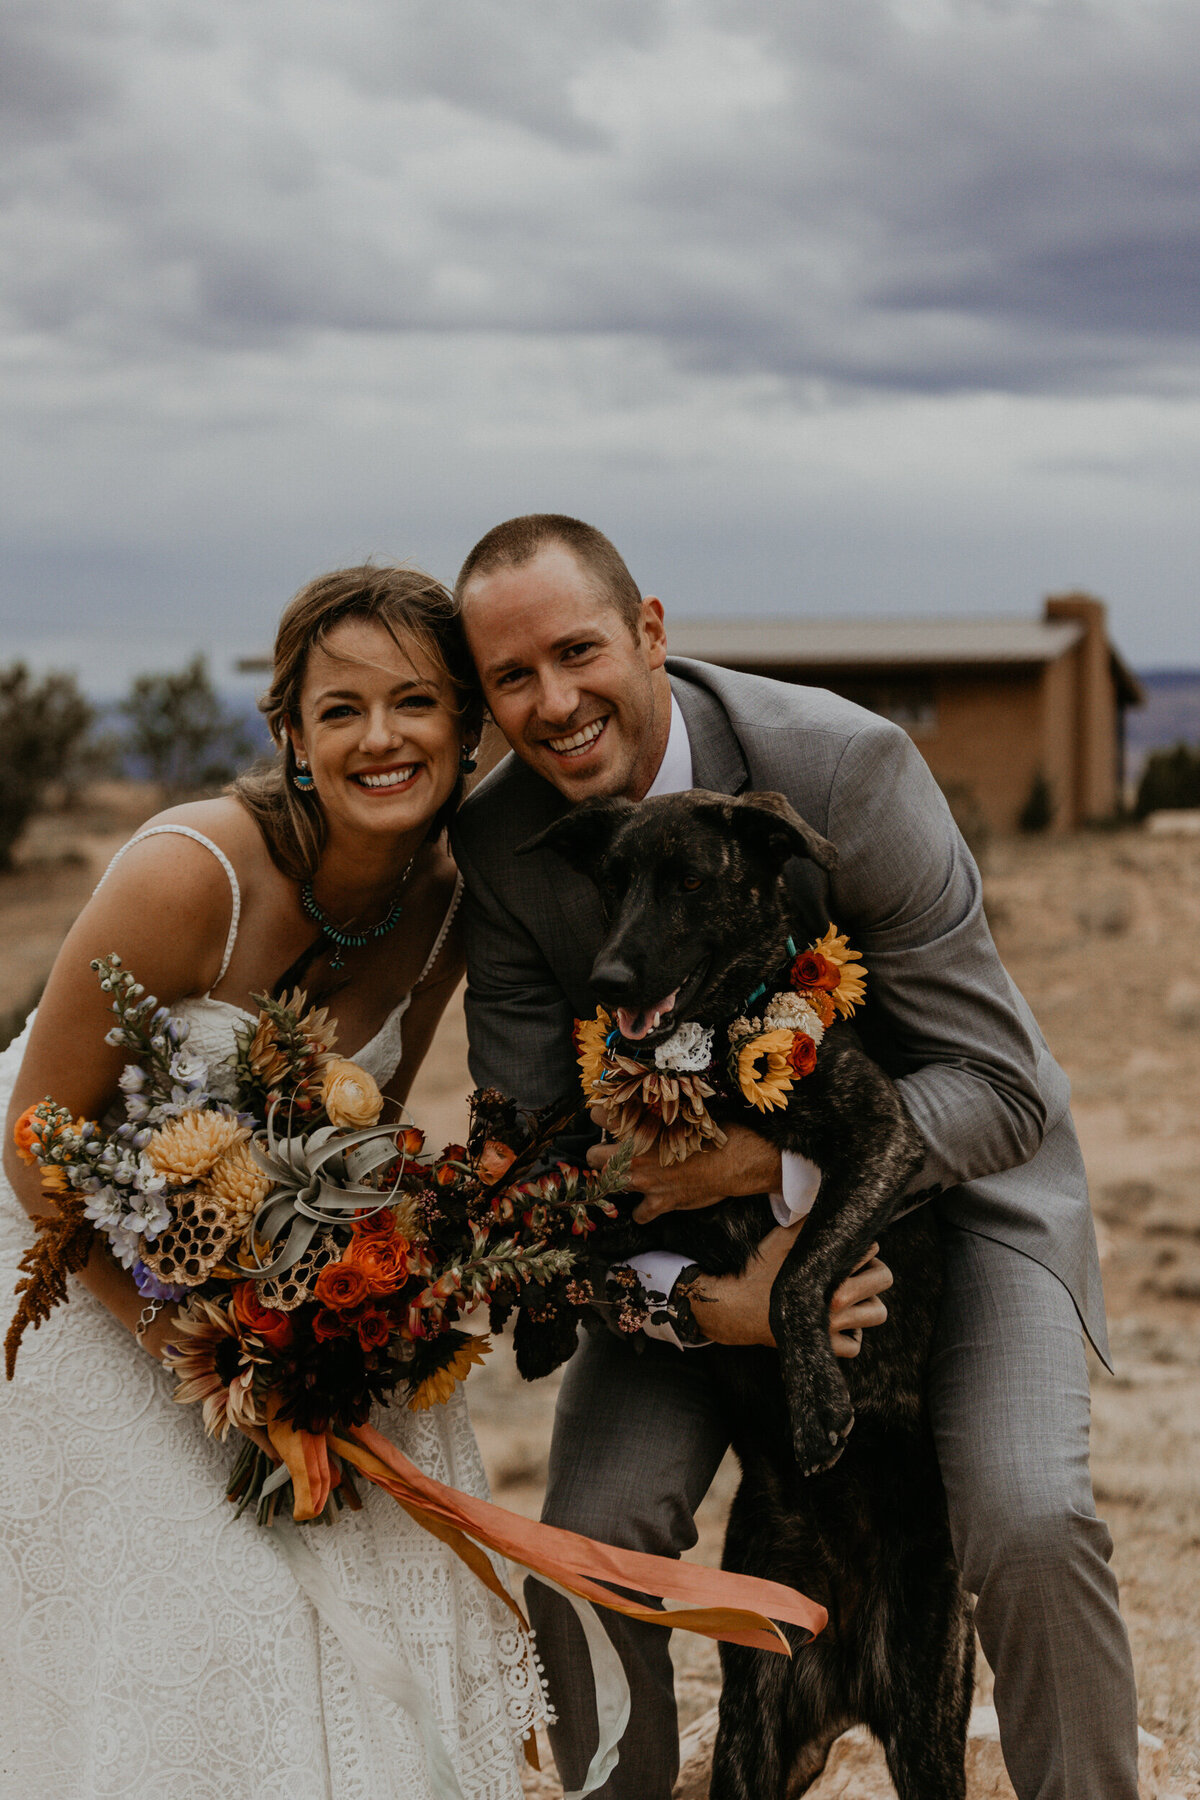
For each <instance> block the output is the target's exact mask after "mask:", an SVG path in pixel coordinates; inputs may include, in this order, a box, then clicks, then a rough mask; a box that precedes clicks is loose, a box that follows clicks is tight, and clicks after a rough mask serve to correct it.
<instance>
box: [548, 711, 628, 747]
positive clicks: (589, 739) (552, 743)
mask: <svg viewBox="0 0 1200 1800" xmlns="http://www.w3.org/2000/svg"><path fill="white" fill-rule="evenodd" d="M611 716H612V715H611V714H607V715H606V716H605V717H604V718H602V719H592V720H591V721H590V722H589V723H588V724H587V725H581V726H580V728H579V730H578V731H573V732H571V733H570V734H569V736H566V737H556V738H543V739H542V740H541V741H542V743H543V744H544V745H545V747H546V748H547V749H548V750H552V751H553V752H554V754H555V756H564V757H577V756H586V755H587V753H588V751H589V750H590V749H591V748H592V746H593V745H594V744H596V743H597V742H598V741H599V738H600V736H601V733H602V732H603V730H604V727H605V726H606V725H607V724H608V721H609V718H610V717H611Z"/></svg>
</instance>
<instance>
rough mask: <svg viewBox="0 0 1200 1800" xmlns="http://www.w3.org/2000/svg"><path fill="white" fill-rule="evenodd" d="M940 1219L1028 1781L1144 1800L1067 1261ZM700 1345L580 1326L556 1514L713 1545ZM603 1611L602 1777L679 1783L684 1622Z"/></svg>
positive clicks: (965, 1517)
mask: <svg viewBox="0 0 1200 1800" xmlns="http://www.w3.org/2000/svg"><path fill="white" fill-rule="evenodd" d="M944 1236H945V1239H946V1255H947V1271H946V1273H947V1280H946V1297H945V1301H944V1304H943V1309H942V1318H941V1322H940V1326H939V1333H938V1340H937V1344H936V1348H935V1353H934V1357H933V1362H932V1367H931V1370H930V1410H931V1416H932V1420H933V1426H934V1432H935V1436H936V1439H937V1445H938V1455H939V1458H940V1461H941V1466H942V1474H943V1477H944V1480H945V1483H946V1492H947V1497H948V1500H949V1507H950V1522H951V1529H952V1531H953V1536H954V1544H955V1549H956V1552H957V1555H958V1559H959V1564H960V1566H961V1568H962V1571H963V1575H964V1579H965V1581H966V1584H967V1586H968V1587H969V1588H970V1590H971V1592H972V1593H973V1594H975V1595H976V1596H977V1607H976V1623H977V1625H978V1629H979V1635H980V1639H981V1641H982V1644H983V1648H984V1652H985V1654H986V1656H987V1659H988V1662H989V1663H990V1664H991V1667H992V1669H993V1671H994V1673H995V1677H996V1692H995V1699H996V1709H997V1712H998V1714H999V1718H1000V1733H1001V1743H1002V1748H1003V1751H1004V1759H1005V1762H1006V1764H1007V1767H1008V1771H1009V1776H1010V1778H1011V1780H1012V1783H1013V1786H1014V1787H1015V1789H1016V1791H1017V1794H1018V1795H1019V1796H1020V1800H1098V1797H1099V1796H1101V1795H1103V1796H1104V1800H1137V1711H1136V1700H1135V1694H1134V1682H1133V1668H1132V1663H1131V1659H1130V1654H1129V1643H1128V1639H1127V1637H1126V1634H1125V1627H1124V1625H1123V1623H1122V1621H1121V1616H1120V1613H1119V1611H1118V1606H1117V1584H1116V1580H1115V1577H1114V1576H1113V1573H1112V1571H1111V1569H1110V1568H1109V1557H1110V1555H1111V1552H1112V1540H1111V1538H1110V1537H1109V1534H1108V1531H1107V1529H1106V1527H1105V1526H1104V1525H1103V1524H1102V1523H1101V1522H1100V1520H1099V1519H1097V1517H1096V1512H1095V1507H1094V1504H1093V1501H1092V1488H1091V1478H1090V1475H1089V1472H1088V1430H1089V1420H1090V1404H1089V1397H1088V1375H1087V1362H1086V1355H1085V1350H1084V1341H1083V1335H1082V1332H1081V1330H1080V1324H1079V1316H1078V1314H1077V1312H1076V1310H1075V1307H1074V1304H1073V1303H1072V1300H1071V1297H1070V1295H1069V1294H1068V1293H1067V1290H1066V1288H1065V1287H1064V1286H1063V1285H1062V1283H1061V1282H1060V1281H1059V1280H1058V1278H1057V1277H1056V1276H1054V1275H1052V1274H1050V1272H1049V1271H1048V1270H1047V1269H1045V1268H1043V1267H1042V1266H1041V1264H1040V1263H1037V1262H1034V1261H1033V1260H1032V1259H1031V1258H1029V1257H1027V1256H1024V1255H1022V1253H1021V1252H1020V1251H1018V1250H1013V1249H1011V1248H1009V1247H1008V1246H1007V1245H1005V1244H1001V1243H997V1242H996V1241H994V1240H993V1239H991V1238H986V1237H982V1236H979V1235H977V1234H976V1233H974V1232H968V1231H963V1230H959V1229H955V1228H953V1227H950V1228H946V1229H945V1232H944ZM704 1359H705V1352H704V1351H703V1350H702V1349H701V1350H693V1351H686V1352H681V1351H678V1350H675V1349H673V1348H671V1347H670V1346H667V1345H664V1344H656V1343H648V1344H646V1345H645V1347H644V1349H643V1350H641V1351H640V1352H638V1351H636V1350H634V1348H633V1347H632V1346H631V1345H630V1344H627V1343H624V1342H622V1341H621V1340H619V1339H617V1338H615V1337H613V1336H611V1335H609V1334H608V1333H606V1332H605V1333H601V1332H592V1331H589V1332H587V1333H586V1334H585V1335H584V1338H583V1341H582V1342H581V1345H580V1348H579V1349H578V1351H577V1352H576V1354H575V1356H574V1357H573V1358H572V1360H571V1362H570V1364H569V1365H568V1368H567V1373H566V1377H565V1379H564V1382H563V1387H562V1392H561V1396H560V1399H559V1404H558V1413H557V1417H556V1421H555V1428H554V1438H553V1443H552V1446H551V1453H550V1480H549V1486H548V1490H547V1495H546V1505H545V1510H544V1513H543V1517H544V1518H545V1519H546V1520H547V1521H548V1522H549V1523H551V1524H554V1525H561V1526H565V1527H567V1528H569V1529H571V1530H574V1531H583V1532H588V1533H590V1534H591V1535H592V1536H595V1537H599V1538H605V1539H608V1540H610V1541H611V1542H613V1543H616V1544H621V1545H624V1546H628V1547H630V1548H633V1549H637V1550H649V1551H656V1552H658V1553H660V1554H664V1555H678V1554H679V1553H680V1552H681V1551H683V1550H686V1549H689V1548H690V1547H691V1546H692V1545H693V1544H694V1543H695V1541H696V1529H695V1524H694V1513H695V1510H696V1508H697V1506H698V1505H699V1503H700V1501H701V1499H702V1498H703V1496H704V1494H705V1493H706V1492H707V1490H708V1487H709V1485H710V1483H711V1481H712V1479H713V1476H714V1475H715V1473H716V1470H717V1466H718V1464H719V1463H720V1461H721V1458H722V1456H723V1455H724V1453H725V1449H726V1447H727V1437H726V1433H725V1431H724V1428H723V1426H722V1423H721V1420H720V1416H719V1412H718V1409H717V1406H716V1404H715V1401H714V1397H713V1395H712V1393H711V1391H710V1384H709V1382H708V1380H707V1378H706V1375H705V1370H704ZM527 1594H528V1599H529V1605H530V1608H531V1611H532V1613H533V1617H534V1623H535V1625H536V1628H537V1632H538V1641H539V1647H540V1650H541V1653H542V1657H543V1660H544V1662H545V1665H546V1669H547V1674H548V1679H549V1684H550V1694H551V1699H552V1700H553V1702H554V1705H555V1707H556V1709H557V1711H558V1715H559V1724H558V1725H557V1727H556V1728H555V1730H554V1732H553V1733H552V1739H553V1745H554V1754H555V1759H556V1761H557V1763H558V1767H559V1772H560V1774H561V1776H562V1778H563V1782H564V1784H565V1786H566V1787H567V1788H568V1789H571V1788H575V1787H578V1786H579V1785H580V1783H581V1782H582V1779H583V1775H584V1772H585V1770H586V1768H587V1764H588V1761H589V1759H590V1756H591V1753H592V1751H593V1749H594V1747H595V1744H596V1714H595V1703H594V1699H593V1695H592V1691H591V1676H590V1667H589V1663H588V1659H587V1653H586V1650H585V1648H584V1644H583V1636H582V1633H581V1631H580V1630H579V1627H578V1624H577V1622H576V1620H575V1618H574V1615H573V1614H572V1613H571V1612H570V1611H569V1609H568V1608H567V1607H565V1606H564V1604H563V1603H562V1602H561V1601H560V1600H558V1599H557V1597H556V1596H554V1595H552V1594H550V1593H549V1592H548V1591H547V1590H546V1589H545V1588H541V1587H539V1586H538V1585H537V1584H536V1582H534V1581H530V1582H529V1584H528V1586H527ZM604 1618H605V1623H606V1626H607V1627H608V1629H609V1632H610V1635H611V1636H612V1638H613V1640H614V1642H616V1644H617V1645H618V1647H619V1649H620V1651H621V1654H622V1658H623V1660H624V1662H625V1665H626V1668H627V1671H628V1673H629V1678H630V1687H631V1690H632V1698H633V1710H632V1714H631V1718H630V1723H629V1728H628V1730H627V1732H626V1735H625V1738H624V1741H623V1742H622V1745H621V1761H620V1765H619V1767H618V1768H617V1769H616V1770H615V1771H614V1773H613V1775H612V1776H611V1777H610V1778H609V1780H608V1782H607V1783H606V1784H605V1786H604V1787H603V1788H602V1789H601V1790H600V1792H601V1793H602V1794H603V1795H605V1796H607V1797H608V1800H668V1796H669V1795H670V1791H671V1787H672V1784H673V1782H674V1779H675V1776H676V1774H677V1772H678V1760H679V1758H678V1730H677V1721H676V1712H675V1696H674V1684H673V1678H672V1669H671V1659H670V1654H669V1648H668V1643H667V1634H666V1632H665V1631H662V1630H659V1629H658V1628H657V1627H655V1626H650V1625H636V1624H633V1623H631V1622H628V1621H625V1620H623V1619H618V1618H617V1617H616V1615H614V1614H605V1615H604ZM801 1654H803V1652H801Z"/></svg>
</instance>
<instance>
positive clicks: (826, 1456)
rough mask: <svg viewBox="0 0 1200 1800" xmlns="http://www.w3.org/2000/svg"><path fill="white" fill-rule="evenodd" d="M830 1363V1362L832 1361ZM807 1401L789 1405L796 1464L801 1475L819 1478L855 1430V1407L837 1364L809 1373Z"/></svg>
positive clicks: (795, 1399) (829, 1466) (794, 1400)
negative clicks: (810, 1374) (790, 1406)
mask: <svg viewBox="0 0 1200 1800" xmlns="http://www.w3.org/2000/svg"><path fill="white" fill-rule="evenodd" d="M831 1360H832V1359H831ZM812 1377H813V1378H812V1379H811V1382H810V1384H806V1385H809V1393H808V1396H807V1398H806V1401H805V1402H803V1403H801V1404H800V1405H797V1404H796V1401H797V1400H798V1399H799V1396H796V1397H795V1398H794V1399H793V1403H792V1435H793V1439H794V1442H795V1448H796V1461H797V1463H798V1464H799V1465H800V1469H801V1472H802V1473H803V1474H804V1475H806V1476H807V1475H819V1474H820V1473H821V1471H822V1469H831V1468H832V1467H833V1465H834V1463H835V1462H836V1461H837V1459H838V1457H839V1456H840V1455H841V1454H842V1451H843V1450H844V1449H845V1448H846V1439H847V1438H848V1437H849V1436H850V1433H851V1431H852V1430H853V1428H854V1407H853V1406H852V1405H851V1402H850V1392H849V1389H848V1388H847V1386H846V1383H845V1381H844V1379H843V1377H842V1375H841V1372H840V1370H839V1369H838V1368H837V1367H836V1365H835V1366H834V1367H833V1368H832V1369H828V1368H824V1367H819V1368H817V1369H815V1370H813V1371H812Z"/></svg>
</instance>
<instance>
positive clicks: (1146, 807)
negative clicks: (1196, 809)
mask: <svg viewBox="0 0 1200 1800" xmlns="http://www.w3.org/2000/svg"><path fill="white" fill-rule="evenodd" d="M1181 806H1200V745H1197V747H1196V748H1195V749H1194V750H1193V749H1191V748H1190V747H1189V746H1188V745H1187V744H1184V743H1178V744H1176V746H1175V748H1174V749H1173V750H1153V751H1151V753H1150V755H1149V756H1148V757H1147V758H1146V766H1145V768H1144V769H1143V770H1142V779H1141V780H1140V781H1139V782H1138V791H1137V799H1136V800H1135V801H1134V805H1133V810H1134V813H1135V814H1136V816H1137V817H1138V818H1139V819H1144V818H1145V817H1146V814H1147V813H1152V812H1164V811H1172V810H1174V809H1175V808H1176V807H1181Z"/></svg>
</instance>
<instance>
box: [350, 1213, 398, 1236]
mask: <svg viewBox="0 0 1200 1800" xmlns="http://www.w3.org/2000/svg"><path fill="white" fill-rule="evenodd" d="M395 1229H396V1215H395V1213H394V1212H393V1211H392V1209H391V1207H390V1206H377V1207H376V1208H375V1210H374V1211H373V1212H361V1213H356V1214H355V1217H354V1235H355V1237H390V1236H391V1234H392V1232H394V1231H395Z"/></svg>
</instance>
